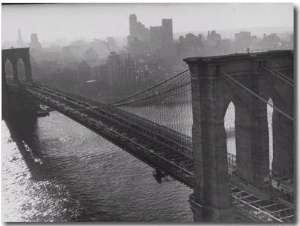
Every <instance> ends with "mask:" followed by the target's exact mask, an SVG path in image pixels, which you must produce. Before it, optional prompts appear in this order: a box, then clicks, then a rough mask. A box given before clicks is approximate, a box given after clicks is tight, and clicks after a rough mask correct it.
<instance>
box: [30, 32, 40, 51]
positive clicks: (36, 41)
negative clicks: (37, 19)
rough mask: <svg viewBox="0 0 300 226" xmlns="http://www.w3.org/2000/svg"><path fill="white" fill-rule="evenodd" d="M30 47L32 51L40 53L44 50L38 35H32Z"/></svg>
mask: <svg viewBox="0 0 300 226" xmlns="http://www.w3.org/2000/svg"><path fill="white" fill-rule="evenodd" d="M29 47H30V49H31V50H32V51H40V50H42V45H41V43H40V42H39V39H38V36H37V34H36V33H33V34H31V42H30V44H29Z"/></svg>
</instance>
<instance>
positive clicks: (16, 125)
mask: <svg viewBox="0 0 300 226" xmlns="http://www.w3.org/2000/svg"><path fill="white" fill-rule="evenodd" d="M225 118H226V117H225ZM227 121H228V120H227ZM233 145H234V140H231V141H229V146H228V147H232V146H233ZM234 148H235V147H234ZM191 193H192V190H191V189H190V188H188V187H186V186H185V185H183V184H181V183H180V182H178V181H174V180H168V181H163V182H162V183H158V182H157V181H156V180H155V178H154V177H153V168H151V167H149V166H148V165H146V164H145V163H143V162H141V161H140V160H138V159H136V158H135V157H133V156H131V155H130V154H128V153H127V152H125V151H123V150H122V149H120V148H119V147H117V146H115V145H113V144H112V143H110V142H108V141H107V140H105V139H104V138H102V137H101V136H99V135H97V134H96V133H94V132H92V131H90V130H89V129H87V128H85V127H83V126H81V125H80V124H78V123H76V122H74V121H73V120H71V119H69V118H68V117H66V116H64V115H62V114H60V113H58V112H51V113H50V116H48V117H45V118H38V119H37V120H35V121H28V120H18V121H16V120H15V121H2V221H5V222H75V221H76V222H78V221H80V222H82V221H84V222H86V221H89V222H99V221H101V222H110V221H114V222H192V221H193V215H192V211H191V209H190V205H189V203H188V198H189V195H190V194H191Z"/></svg>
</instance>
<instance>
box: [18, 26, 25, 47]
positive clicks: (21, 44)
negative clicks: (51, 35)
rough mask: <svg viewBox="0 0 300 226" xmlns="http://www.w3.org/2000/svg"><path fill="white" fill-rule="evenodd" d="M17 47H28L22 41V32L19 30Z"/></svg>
mask: <svg viewBox="0 0 300 226" xmlns="http://www.w3.org/2000/svg"><path fill="white" fill-rule="evenodd" d="M17 47H18V48H22V47H26V44H25V42H24V41H23V39H22V35H21V30H20V28H19V30H18V39H17Z"/></svg>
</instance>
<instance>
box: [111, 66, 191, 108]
mask: <svg viewBox="0 0 300 226" xmlns="http://www.w3.org/2000/svg"><path fill="white" fill-rule="evenodd" d="M188 70H189V69H186V70H184V71H182V72H180V73H178V74H176V75H174V76H172V77H171V78H168V79H166V80H164V81H162V82H160V83H158V84H156V85H154V86H151V87H150V88H148V89H145V90H143V91H141V92H138V93H136V94H134V95H132V96H129V97H126V98H123V99H121V100H118V101H115V102H113V103H110V104H108V105H114V104H117V103H120V102H123V101H124V100H128V99H131V98H133V97H135V96H137V95H139V94H142V93H145V92H147V91H149V90H151V89H153V88H155V87H157V86H159V85H162V84H164V83H166V82H168V81H170V80H172V79H174V78H176V77H178V76H179V75H182V74H183V73H185V72H187V71H188Z"/></svg>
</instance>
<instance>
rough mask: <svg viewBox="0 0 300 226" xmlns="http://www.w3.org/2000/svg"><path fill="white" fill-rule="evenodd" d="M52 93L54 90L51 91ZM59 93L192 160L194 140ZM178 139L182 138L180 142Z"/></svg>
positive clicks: (77, 97)
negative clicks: (93, 107) (86, 104)
mask: <svg viewBox="0 0 300 226" xmlns="http://www.w3.org/2000/svg"><path fill="white" fill-rule="evenodd" d="M50 91H52V90H51V89H50ZM58 93H63V94H65V95H68V96H71V97H74V98H76V99H77V100H78V99H79V100H81V101H83V102H84V103H91V104H93V105H96V106H97V107H99V108H95V109H94V110H95V111H97V112H102V113H106V115H107V116H108V117H111V118H114V119H116V120H118V121H119V122H121V123H124V124H126V125H128V126H130V127H131V128H133V129H136V130H138V131H139V132H143V133H144V134H147V135H149V136H152V137H154V138H155V137H156V138H157V139H158V140H161V141H163V142H164V144H167V145H169V146H172V147H174V148H176V150H177V151H179V152H181V153H183V154H184V155H187V156H188V157H190V158H192V141H191V140H192V138H191V137H188V136H186V135H185V134H182V133H179V132H177V131H175V130H172V129H170V128H167V127H165V126H162V125H159V124H157V123H155V122H153V121H150V120H147V119H145V118H142V117H140V116H138V115H134V114H132V113H129V112H126V111H123V110H121V109H118V108H115V107H111V106H110V107H107V106H106V105H105V104H103V103H101V102H99V101H96V100H93V99H91V98H88V97H84V96H81V95H79V94H74V93H69V92H67V91H61V90H58ZM178 137H180V139H179V140H178Z"/></svg>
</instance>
